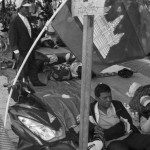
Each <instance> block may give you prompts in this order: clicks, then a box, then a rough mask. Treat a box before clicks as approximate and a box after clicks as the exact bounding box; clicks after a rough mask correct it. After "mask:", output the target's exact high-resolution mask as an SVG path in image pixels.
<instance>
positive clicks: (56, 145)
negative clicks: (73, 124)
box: [8, 82, 75, 150]
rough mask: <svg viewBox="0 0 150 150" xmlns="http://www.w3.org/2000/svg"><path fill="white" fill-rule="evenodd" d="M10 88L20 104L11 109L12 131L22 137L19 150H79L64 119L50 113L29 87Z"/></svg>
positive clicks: (25, 85) (21, 83)
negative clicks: (75, 146)
mask: <svg viewBox="0 0 150 150" xmlns="http://www.w3.org/2000/svg"><path fill="white" fill-rule="evenodd" d="M10 88H13V93H12V98H13V100H14V101H15V102H16V104H15V105H13V106H10V107H9V115H10V120H11V123H12V125H11V128H12V130H13V131H14V133H15V134H16V135H18V136H19V142H18V149H19V150H75V148H74V147H73V146H71V144H70V140H71V139H70V138H68V137H67V135H69V134H68V133H67V134H66V131H65V127H64V124H63V123H62V121H61V119H59V118H58V117H57V116H56V115H55V113H54V112H53V110H52V109H51V108H49V109H46V106H45V104H44V103H43V102H42V101H41V99H40V98H38V97H37V96H35V94H34V93H35V91H34V90H33V89H32V88H31V87H30V86H29V85H28V84H26V83H24V82H17V83H16V85H15V86H13V87H10ZM10 88H8V89H9V90H10Z"/></svg>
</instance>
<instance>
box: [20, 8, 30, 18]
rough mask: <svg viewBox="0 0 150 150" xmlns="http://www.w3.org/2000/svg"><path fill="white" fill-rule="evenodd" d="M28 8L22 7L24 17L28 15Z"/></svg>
mask: <svg viewBox="0 0 150 150" xmlns="http://www.w3.org/2000/svg"><path fill="white" fill-rule="evenodd" d="M29 8H30V7H24V6H23V7H22V13H23V15H24V16H28V15H29Z"/></svg>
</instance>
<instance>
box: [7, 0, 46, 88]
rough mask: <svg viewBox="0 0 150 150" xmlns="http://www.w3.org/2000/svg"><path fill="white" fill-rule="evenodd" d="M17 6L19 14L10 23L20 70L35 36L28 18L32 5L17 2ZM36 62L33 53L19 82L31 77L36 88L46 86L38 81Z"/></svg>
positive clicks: (13, 47) (17, 0) (11, 42)
mask: <svg viewBox="0 0 150 150" xmlns="http://www.w3.org/2000/svg"><path fill="white" fill-rule="evenodd" d="M15 4H16V9H17V11H18V14H17V15H16V17H15V18H14V19H13V20H12V21H11V23H10V28H9V41H10V48H11V50H12V51H13V59H15V60H16V62H17V63H16V64H17V66H16V68H17V69H18V68H19V67H20V66H21V64H22V62H23V60H24V58H25V56H26V55H27V53H28V51H29V49H30V47H31V46H32V44H33V39H34V35H33V29H32V26H31V23H30V21H29V20H28V18H27V17H28V15H29V7H30V6H31V4H29V3H28V2H27V1H25V0H16V1H15ZM34 60H35V58H34V51H33V52H32V53H31V54H30V56H29V58H28V60H27V62H26V64H25V65H24V67H23V69H22V72H21V73H20V76H19V80H22V79H23V78H24V79H25V80H28V77H29V79H30V81H31V83H32V84H33V85H34V86H44V85H45V84H44V83H42V82H40V80H39V79H38V72H37V69H36V67H37V64H36V61H34Z"/></svg>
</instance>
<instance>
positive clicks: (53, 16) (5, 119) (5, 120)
mask: <svg viewBox="0 0 150 150" xmlns="http://www.w3.org/2000/svg"><path fill="white" fill-rule="evenodd" d="M66 2H67V0H64V1H63V2H62V4H61V5H60V6H59V7H58V9H57V10H56V11H55V12H54V14H53V15H52V17H51V18H50V19H49V20H48V21H47V22H46V24H45V26H44V27H43V29H42V31H41V32H40V34H39V35H38V37H37V38H36V40H35V41H34V43H33V44H32V46H31V48H30V50H29V51H28V53H27V55H26V57H25V59H24V61H23V63H22V65H21V67H20V68H19V70H18V72H17V75H16V77H15V79H14V82H13V84H12V86H13V85H15V84H16V82H17V79H18V77H19V75H20V73H21V71H22V68H23V67H24V65H25V63H26V61H27V59H28V57H29V56H30V54H31V52H32V50H33V48H34V47H35V45H36V44H37V42H38V41H39V39H40V37H41V36H42V35H43V33H44V31H45V30H47V27H48V25H49V24H50V23H51V22H52V20H53V19H54V18H55V16H56V15H57V13H58V12H59V11H60V10H61V8H62V7H63V6H64V5H65V4H66ZM12 92H13V89H12V88H11V90H10V93H9V96H8V100H7V104H6V109H5V117H4V127H6V122H7V115H8V107H9V103H10V99H11V95H12Z"/></svg>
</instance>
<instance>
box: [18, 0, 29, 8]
mask: <svg viewBox="0 0 150 150" xmlns="http://www.w3.org/2000/svg"><path fill="white" fill-rule="evenodd" d="M15 5H16V9H18V8H20V7H21V6H24V7H30V6H31V4H30V3H29V2H28V1H27V0H16V1H15Z"/></svg>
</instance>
